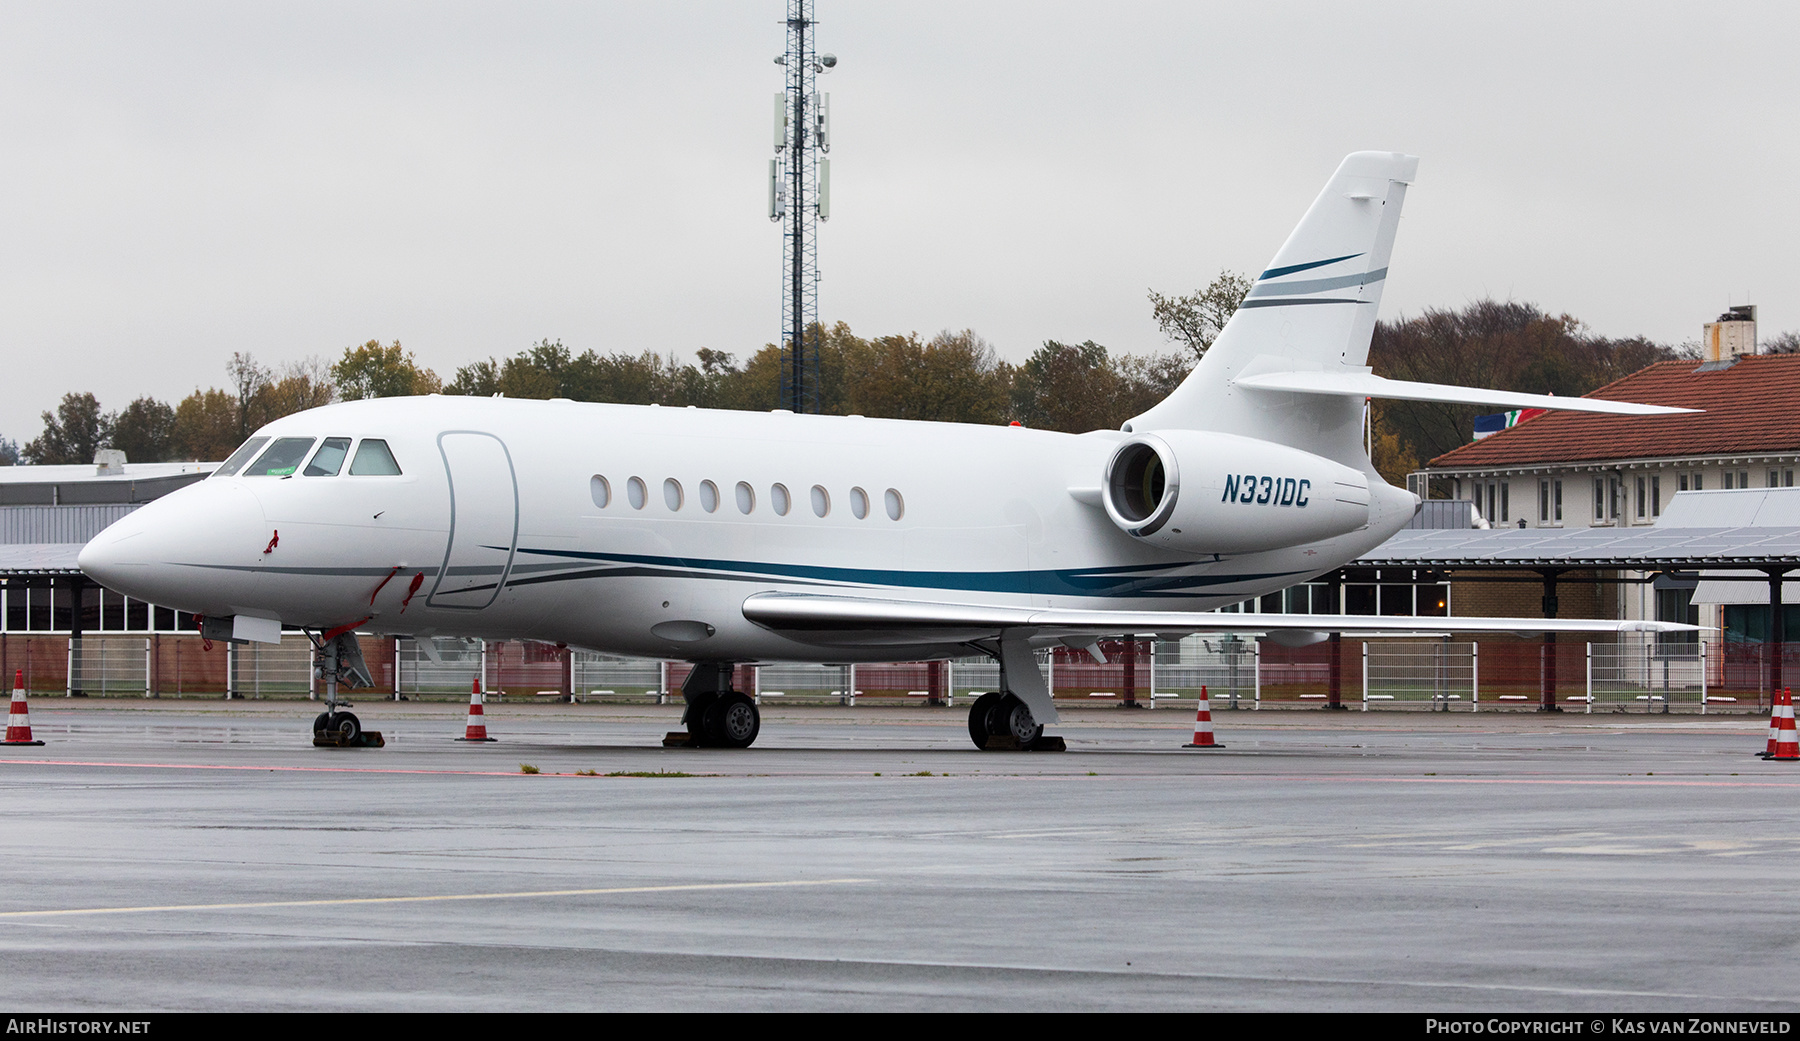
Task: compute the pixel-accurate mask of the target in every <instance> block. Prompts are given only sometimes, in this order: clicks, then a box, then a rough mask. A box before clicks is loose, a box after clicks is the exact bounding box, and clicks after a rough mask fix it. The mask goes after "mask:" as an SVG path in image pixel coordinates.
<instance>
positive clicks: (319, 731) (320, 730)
mask: <svg viewBox="0 0 1800 1041" xmlns="http://www.w3.org/2000/svg"><path fill="white" fill-rule="evenodd" d="M330 729H331V713H329V712H321V713H319V716H318V718H317V719H314V720H313V736H314V737H324V736H325V734H326V732H327V731H329V730H330Z"/></svg>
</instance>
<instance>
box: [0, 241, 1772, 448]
mask: <svg viewBox="0 0 1800 1041" xmlns="http://www.w3.org/2000/svg"><path fill="white" fill-rule="evenodd" d="M1250 285H1251V280H1250V279H1249V278H1247V277H1245V276H1243V275H1241V274H1237V273H1234V272H1231V271H1223V272H1221V273H1220V275H1219V277H1218V278H1216V279H1214V280H1213V282H1212V283H1211V284H1210V285H1209V286H1207V287H1206V288H1205V289H1202V290H1200V291H1198V292H1195V293H1193V294H1189V295H1185V296H1164V295H1163V294H1160V293H1157V292H1154V291H1152V292H1151V293H1150V303H1151V307H1152V315H1153V317H1154V318H1155V320H1156V322H1157V325H1158V327H1159V328H1160V329H1161V330H1162V332H1163V334H1164V336H1165V338H1166V339H1167V341H1168V342H1169V343H1170V344H1172V345H1174V347H1175V348H1176V349H1175V350H1173V351H1170V352H1167V353H1151V354H1126V353H1116V352H1113V351H1111V350H1108V349H1107V348H1106V347H1104V346H1102V345H1101V344H1098V343H1095V342H1094V341H1092V340H1084V341H1082V342H1080V343H1064V342H1061V341H1057V340H1049V341H1046V342H1045V343H1044V344H1043V346H1041V347H1039V348H1038V349H1037V350H1036V351H1034V352H1033V353H1032V354H1031V356H1030V357H1028V358H1026V359H1025V361H1024V362H1022V363H1020V364H1017V365H1015V364H1013V363H1011V362H1008V361H1006V360H1004V359H1001V358H1000V357H999V356H998V355H997V353H996V352H995V350H994V348H993V346H992V345H991V344H989V343H988V342H987V341H985V340H983V339H982V338H981V337H980V336H979V335H978V334H976V333H975V332H974V331H972V330H967V329H965V330H962V331H960V332H949V331H946V332H942V333H939V334H937V335H936V336H933V337H930V338H929V339H927V338H923V337H921V336H920V335H919V334H917V333H905V334H894V335H887V336H877V337H873V338H865V337H861V336H858V335H856V334H855V333H854V332H852V331H851V329H850V327H849V326H848V325H846V324H844V323H842V322H838V323H835V324H833V325H830V326H814V327H813V329H812V330H810V333H809V339H810V340H811V341H812V342H813V345H814V347H815V348H816V350H817V354H818V358H819V377H820V378H819V391H820V393H819V408H820V411H822V412H825V413H828V414H838V415H844V414H860V415H866V416H878V417H884V418H892V419H917V420H937V421H943V422H955V423H989V424H1006V423H1014V422H1016V423H1021V424H1024V425H1025V426H1029V427H1036V428H1040V429H1048V430H1062V431H1068V432H1072V433H1073V432H1081V431H1086V430H1096V429H1116V428H1117V427H1118V426H1119V425H1120V424H1121V423H1123V422H1124V421H1125V420H1127V419H1129V418H1130V417H1132V416H1134V415H1136V414H1138V413H1140V412H1143V411H1144V410H1146V409H1148V408H1149V407H1150V406H1151V405H1154V404H1155V403H1156V402H1158V401H1160V400H1161V399H1162V398H1163V397H1165V396H1166V395H1167V394H1168V393H1169V392H1170V391H1172V390H1173V389H1174V388H1175V386H1176V385H1177V384H1179V383H1180V382H1181V380H1182V379H1184V378H1185V377H1186V376H1187V374H1188V372H1189V371H1190V370H1191V369H1192V368H1193V366H1194V364H1195V363H1196V362H1197V361H1198V360H1199V359H1200V358H1201V357H1204V356H1205V353H1206V351H1207V349H1208V348H1209V347H1210V346H1211V344H1212V342H1213V340H1214V339H1215V338H1216V337H1217V336H1218V334H1219V331H1220V330H1221V329H1223V328H1224V325H1225V323H1226V321H1227V320H1229V318H1230V317H1231V314H1232V313H1233V311H1234V310H1235V309H1236V307H1237V305H1238V303H1239V302H1240V301H1242V300H1243V298H1244V295H1245V293H1247V292H1248V291H1249V288H1250ZM1797 348H1800V337H1797V336H1796V335H1795V334H1792V333H1783V334H1781V335H1779V336H1777V337H1774V338H1772V339H1771V340H1769V341H1767V342H1766V343H1765V345H1764V350H1765V351H1777V352H1780V351H1793V350H1795V349H1797ZM1696 353H1697V345H1696V344H1693V343H1688V344H1681V345H1668V344H1661V343H1656V342H1653V341H1651V340H1649V339H1646V338H1644V337H1627V338H1623V339H1613V338H1608V337H1603V336H1599V335H1596V334H1594V333H1593V332H1591V331H1590V330H1588V329H1587V328H1586V326H1584V325H1583V324H1582V323H1581V322H1580V321H1579V320H1577V319H1576V318H1574V317H1572V316H1570V315H1567V314H1563V315H1553V314H1550V313H1548V312H1546V311H1544V310H1543V309H1541V308H1539V307H1537V306H1535V305H1532V304H1529V303H1520V302H1511V301H1508V302H1500V301H1494V300H1481V301H1477V302H1475V303H1471V304H1469V305H1468V306H1466V307H1463V308H1460V309H1449V308H1444V309H1438V308H1429V309H1427V310H1425V311H1424V312H1423V313H1421V314H1419V315H1417V316H1415V317H1410V318H1408V317H1404V316H1402V317H1400V318H1397V319H1395V320H1393V321H1383V322H1379V323H1377V324H1376V327H1375V333H1374V339H1373V341H1372V343H1371V346H1370V352H1369V363H1370V365H1372V366H1373V367H1374V369H1375V371H1376V372H1378V373H1380V374H1382V375H1385V376H1389V377H1392V378H1395V379H1405V380H1420V381H1424V382H1430V383H1451V384H1458V385H1463V386H1476V387H1492V388H1495V389H1498V390H1514V391H1524V392H1529V393H1538V394H1544V393H1550V394H1557V395H1560V396H1579V395H1581V394H1585V393H1587V392H1589V391H1591V390H1594V389H1595V388H1597V387H1600V386H1602V385H1604V384H1606V383H1610V382H1612V381H1613V380H1616V379H1618V378H1620V377H1622V376H1625V375H1628V374H1629V373H1631V372H1634V371H1636V370H1637V369H1640V368H1642V367H1643V366H1645V365H1648V364H1650V363H1651V362H1655V361H1661V360H1665V359H1670V358H1679V357H1693V356H1695V355H1696ZM225 373H226V376H227V385H226V386H225V387H214V388H209V389H206V390H199V389H196V390H195V391H194V392H193V393H192V394H190V395H188V396H187V397H186V398H183V399H182V400H181V401H180V402H178V403H176V404H174V405H170V404H168V403H165V402H162V401H158V400H156V399H155V398H151V397H141V398H139V399H137V400H136V401H133V402H132V403H131V404H130V405H128V406H126V407H125V408H124V409H122V410H120V411H117V412H105V411H103V410H102V408H101V406H100V403H99V402H98V401H97V400H95V398H94V395H92V394H90V393H70V394H67V395H65V396H64V397H63V400H62V402H61V403H60V404H59V405H58V406H57V408H56V410H55V411H54V412H45V413H43V422H44V430H43V432H42V433H41V434H39V435H38V437H37V438H35V439H33V440H31V441H30V442H28V443H27V444H26V445H25V446H24V447H23V448H22V449H21V448H19V447H18V446H17V444H16V442H10V441H8V440H6V439H5V438H0V463H3V462H18V461H24V462H30V463H85V462H90V461H91V460H92V459H93V458H94V453H95V452H96V451H97V450H98V449H101V448H117V449H121V450H123V451H124V452H125V454H126V457H127V458H128V459H129V460H131V461H133V462H159V461H168V460H216V459H223V458H225V456H227V455H228V454H230V452H231V451H232V450H233V449H235V448H236V447H237V445H239V444H240V443H242V441H243V440H244V439H245V438H246V437H248V436H249V434H250V432H251V431H253V430H255V429H256V428H257V427H259V426H261V425H263V424H264V423H267V422H269V421H271V420H274V419H277V418H279V417H281V416H284V415H288V414H290V413H293V412H298V411H301V410H303V409H308V408H314V407H317V406H320V405H325V404H330V403H331V402H334V401H346V400H354V399H358V398H370V397H393V396H401V395H408V394H429V393H443V394H464V395H481V396H491V395H495V394H501V395H505V396H506V397H515V398H540V399H542V398H571V399H574V400H576V401H608V402H619V403H625V404H640V405H648V404H660V405H665V406H670V407H681V406H686V405H694V406H698V407H701V408H725V409H746V410H759V411H760V410H765V409H769V408H773V407H776V406H777V405H778V404H779V402H780V385H781V351H780V349H779V348H778V347H775V346H773V345H765V346H763V347H762V348H761V349H759V350H757V351H756V352H755V353H753V354H751V355H749V356H748V357H747V358H745V359H744V360H743V361H741V362H740V361H739V360H738V358H737V357H736V356H735V355H733V354H730V353H726V352H724V351H719V350H714V349H711V348H701V349H700V350H699V351H697V352H696V354H695V357H694V359H693V360H691V361H689V360H684V359H682V358H680V357H678V356H676V355H674V354H659V353H657V352H655V351H642V352H636V353H633V352H628V351H625V352H615V353H611V354H602V353H600V352H598V351H595V350H591V349H590V350H583V351H581V352H579V353H577V352H575V351H574V350H571V349H570V348H568V347H565V346H564V345H563V343H562V342H561V341H560V340H554V341H553V340H549V339H545V340H541V341H539V342H538V343H535V344H532V345H531V346H529V347H527V348H525V349H524V350H522V351H519V352H518V353H517V354H514V355H512V356H510V357H505V358H501V357H497V356H496V357H489V358H486V359H482V360H480V361H476V362H472V363H470V364H468V365H464V366H462V367H461V368H459V369H457V370H456V372H455V373H454V374H453V375H452V376H451V378H450V379H449V380H448V381H445V380H443V379H441V378H440V377H439V376H438V375H437V374H436V373H434V372H432V371H431V370H430V369H428V368H425V367H423V366H421V365H419V364H418V363H417V361H416V360H415V359H414V357H413V355H412V353H411V352H410V351H407V350H405V349H404V348H403V347H402V346H401V345H400V343H399V341H394V342H392V343H389V344H386V345H384V344H382V343H381V342H379V341H376V340H370V341H368V342H367V343H364V344H361V345H359V346H355V347H349V348H346V349H345V350H344V352H343V354H342V356H340V357H339V358H338V359H337V360H336V361H334V362H331V363H329V364H327V363H325V362H323V361H322V360H319V359H316V358H314V359H308V360H306V361H302V362H295V363H291V364H288V365H285V366H280V367H274V368H271V367H268V366H265V365H263V364H262V363H260V362H257V361H256V360H255V359H253V358H252V357H251V356H250V355H249V354H233V355H232V357H231V360H230V361H229V362H228V363H227V364H226V366H225ZM1485 411H1489V410H1488V409H1484V408H1482V407H1479V406H1468V405H1445V404H1438V403H1433V402H1398V401H1378V402H1376V403H1375V404H1374V406H1373V420H1374V432H1373V434H1374V436H1373V438H1372V440H1373V443H1374V458H1375V463H1376V466H1377V468H1378V469H1379V470H1380V471H1381V472H1382V474H1383V475H1384V476H1385V477H1386V478H1387V479H1388V480H1389V481H1392V482H1394V483H1400V482H1401V481H1403V480H1404V478H1405V475H1406V474H1407V473H1409V472H1411V471H1412V470H1415V469H1417V468H1418V467H1419V466H1420V465H1421V464H1423V463H1425V462H1428V461H1429V460H1430V459H1432V458H1433V457H1435V456H1437V455H1440V454H1442V453H1444V452H1447V451H1449V450H1450V449H1452V448H1455V447H1457V446H1458V445H1461V444H1464V443H1466V442H1467V441H1468V440H1469V439H1470V437H1471V432H1472V427H1473V421H1474V417H1475V416H1476V415H1477V414H1479V413H1482V412H1485Z"/></svg>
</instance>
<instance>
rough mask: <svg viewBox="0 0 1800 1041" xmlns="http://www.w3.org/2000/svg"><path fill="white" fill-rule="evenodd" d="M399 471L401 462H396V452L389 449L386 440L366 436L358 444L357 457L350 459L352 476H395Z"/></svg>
mask: <svg viewBox="0 0 1800 1041" xmlns="http://www.w3.org/2000/svg"><path fill="white" fill-rule="evenodd" d="M399 473H400V464H399V463H396V462H394V453H392V452H390V451H388V445H387V442H386V441H381V440H378V439H376V438H372V437H365V438H363V440H362V444H360V445H357V446H356V458H355V459H352V460H351V461H350V475H351V476H352V477H393V476H396V475H397V474H399Z"/></svg>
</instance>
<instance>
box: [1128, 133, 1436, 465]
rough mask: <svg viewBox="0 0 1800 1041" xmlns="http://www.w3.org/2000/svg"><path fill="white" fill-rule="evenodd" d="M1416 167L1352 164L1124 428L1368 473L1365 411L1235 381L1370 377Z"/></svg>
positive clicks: (1373, 156) (1374, 161)
mask: <svg viewBox="0 0 1800 1041" xmlns="http://www.w3.org/2000/svg"><path fill="white" fill-rule="evenodd" d="M1418 168H1419V160H1418V159H1417V158H1416V157H1414V156H1410V155H1401V154H1399V153H1397V152H1357V153H1355V154H1353V155H1351V156H1349V157H1348V158H1346V159H1345V160H1344V161H1343V163H1341V164H1340V165H1339V166H1338V168H1337V172H1336V173H1334V174H1332V175H1331V180H1330V181H1329V182H1328V183H1327V184H1326V185H1325V190H1324V191H1322V192H1320V193H1319V197H1318V198H1317V199H1314V200H1313V204H1312V207H1311V208H1310V209H1308V210H1307V211H1306V216H1305V217H1303V218H1302V219H1301V221H1300V224H1299V226H1298V227H1296V228H1295V229H1294V231H1293V233H1292V234H1290V235H1289V236H1288V240H1287V242H1286V243H1284V244H1283V245H1282V247H1281V249H1280V250H1279V251H1278V252H1277V253H1276V254H1275V259H1273V260H1271V261H1270V262H1269V266H1268V268H1267V269H1266V270H1265V271H1263V272H1262V274H1260V275H1258V276H1257V278H1256V281H1255V283H1254V284H1253V285H1252V286H1251V289H1250V295H1249V296H1248V297H1246V298H1245V300H1244V302H1243V304H1242V305H1240V306H1239V308H1238V311H1237V313H1236V314H1235V315H1233V316H1232V318H1231V321H1229V322H1227V323H1226V325H1225V328H1224V330H1222V331H1221V332H1220V333H1219V337H1218V339H1217V340H1215V341H1214V342H1213V345H1212V348H1211V349H1210V350H1208V351H1207V352H1206V357H1205V358H1204V359H1202V360H1201V362H1200V364H1199V365H1198V366H1196V367H1195V369H1194V371H1193V373H1192V374H1191V375H1189V376H1188V378H1187V379H1186V380H1185V381H1184V382H1183V383H1182V384H1181V386H1180V387H1178V388H1176V390H1175V392H1174V393H1173V394H1171V395H1169V397H1168V398H1167V399H1165V400H1164V401H1163V402H1162V403H1161V404H1158V405H1157V406H1156V407H1155V408H1152V409H1151V410H1150V411H1148V412H1145V413H1144V414H1143V415H1141V416H1138V417H1136V418H1135V419H1133V420H1132V421H1131V423H1130V424H1129V426H1128V428H1127V429H1130V430H1137V431H1144V430H1156V429H1162V428H1181V429H1193V430H1221V431H1228V432H1230V433H1234V434H1241V435H1244V436H1246V437H1255V438H1261V439H1263V440H1268V441H1276V442H1279V443H1282V444H1287V445H1292V446H1293V447H1295V448H1300V449H1303V450H1305V451H1309V452H1315V453H1317V454H1319V455H1323V456H1326V457H1328V458H1331V459H1335V460H1337V461H1339V462H1342V463H1345V464H1347V465H1350V466H1354V467H1356V468H1357V469H1359V470H1366V469H1368V465H1369V464H1368V459H1367V457H1366V456H1365V455H1364V454H1363V451H1362V402H1361V401H1360V400H1357V399H1355V398H1347V397H1330V396H1323V395H1304V394H1293V393H1282V392H1271V391H1267V390H1252V389H1250V388H1246V387H1238V386H1235V385H1234V381H1235V380H1237V379H1239V378H1241V377H1244V376H1255V375H1261V374H1264V373H1272V372H1297V371H1325V372H1334V373H1339V372H1367V371H1368V369H1367V362H1368V357H1369V338H1370V336H1371V335H1373V333H1374V331H1375V317H1376V312H1377V310H1378V308H1379V305H1380V303H1381V288H1382V286H1383V285H1384V284H1385V281H1386V279H1387V270H1388V257H1389V255H1390V254H1392V252H1393V249H1394V233H1395V231H1396V230H1397V229H1398V227H1399V223H1400V207H1401V204H1402V203H1403V202H1404V201H1405V199H1406V186H1407V185H1408V184H1410V183H1411V182H1412V180H1413V178H1414V176H1415V174H1416V173H1417V171H1418Z"/></svg>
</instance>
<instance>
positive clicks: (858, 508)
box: [850, 488, 869, 520]
mask: <svg viewBox="0 0 1800 1041" xmlns="http://www.w3.org/2000/svg"><path fill="white" fill-rule="evenodd" d="M850 512H851V513H853V514H855V515H856V519H857V520H862V519H863V518H865V517H867V516H868V515H869V493H868V492H865V491H863V490H862V489H861V488H852V489H850Z"/></svg>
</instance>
